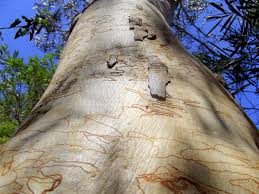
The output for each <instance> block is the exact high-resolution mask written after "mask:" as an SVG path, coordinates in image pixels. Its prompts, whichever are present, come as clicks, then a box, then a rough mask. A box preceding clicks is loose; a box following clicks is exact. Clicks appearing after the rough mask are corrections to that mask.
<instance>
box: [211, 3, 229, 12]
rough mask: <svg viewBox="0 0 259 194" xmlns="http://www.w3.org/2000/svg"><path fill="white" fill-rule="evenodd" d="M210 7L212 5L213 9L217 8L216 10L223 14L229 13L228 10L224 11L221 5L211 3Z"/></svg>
mask: <svg viewBox="0 0 259 194" xmlns="http://www.w3.org/2000/svg"><path fill="white" fill-rule="evenodd" d="M210 5H212V6H213V7H215V8H216V9H218V10H219V11H221V12H222V13H227V11H226V10H224V9H223V8H222V7H221V6H220V5H218V4H216V3H210Z"/></svg>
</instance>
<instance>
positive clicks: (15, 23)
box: [10, 18, 21, 28]
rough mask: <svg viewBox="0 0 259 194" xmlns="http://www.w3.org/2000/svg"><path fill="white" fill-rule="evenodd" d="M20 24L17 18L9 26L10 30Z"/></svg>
mask: <svg viewBox="0 0 259 194" xmlns="http://www.w3.org/2000/svg"><path fill="white" fill-rule="evenodd" d="M20 23H21V20H19V19H18V18H17V19H16V20H15V21H14V22H13V23H12V24H11V25H10V28H14V27H16V26H17V25H19V24H20Z"/></svg>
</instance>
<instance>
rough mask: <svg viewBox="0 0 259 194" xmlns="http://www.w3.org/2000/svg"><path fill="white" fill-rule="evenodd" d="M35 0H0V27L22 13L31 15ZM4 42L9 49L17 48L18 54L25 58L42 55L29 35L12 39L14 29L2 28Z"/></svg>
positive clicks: (8, 24)
mask: <svg viewBox="0 0 259 194" xmlns="http://www.w3.org/2000/svg"><path fill="white" fill-rule="evenodd" d="M34 2H35V0H0V13H1V14H0V27H7V26H10V24H11V23H12V22H13V21H14V20H15V19H16V18H20V17H21V16H22V15H25V16H27V17H33V16H34V15H35V11H34V10H33V9H32V7H33V4H34ZM2 32H3V38H4V43H5V44H7V45H8V48H9V49H10V51H12V52H13V51H14V50H18V51H19V53H20V56H22V57H24V59H25V60H26V59H27V58H28V57H29V56H34V55H42V54H43V53H42V52H41V51H40V49H38V48H37V47H36V46H35V45H34V43H33V42H30V41H29V37H28V36H27V37H24V38H18V39H16V40H14V35H15V30H3V31H2Z"/></svg>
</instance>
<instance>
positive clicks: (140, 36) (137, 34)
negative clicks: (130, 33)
mask: <svg viewBox="0 0 259 194" xmlns="http://www.w3.org/2000/svg"><path fill="white" fill-rule="evenodd" d="M147 37H148V30H147V29H145V28H135V30H134V39H135V41H143V40H144V39H145V38H147Z"/></svg>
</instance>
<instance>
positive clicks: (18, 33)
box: [14, 28, 22, 39]
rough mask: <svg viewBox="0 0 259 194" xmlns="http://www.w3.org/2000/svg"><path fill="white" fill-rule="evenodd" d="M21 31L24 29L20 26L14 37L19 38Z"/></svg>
mask: <svg viewBox="0 0 259 194" xmlns="http://www.w3.org/2000/svg"><path fill="white" fill-rule="evenodd" d="M21 33H22V29H21V28H19V30H18V31H17V32H16V34H15V36H14V39H17V38H19V37H20V36H21Z"/></svg>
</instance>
